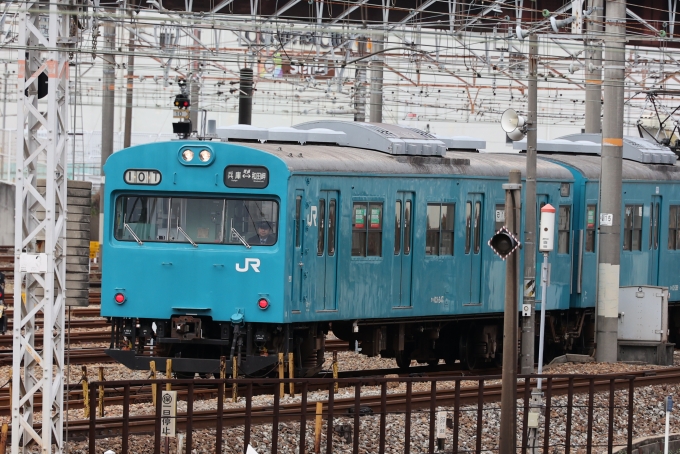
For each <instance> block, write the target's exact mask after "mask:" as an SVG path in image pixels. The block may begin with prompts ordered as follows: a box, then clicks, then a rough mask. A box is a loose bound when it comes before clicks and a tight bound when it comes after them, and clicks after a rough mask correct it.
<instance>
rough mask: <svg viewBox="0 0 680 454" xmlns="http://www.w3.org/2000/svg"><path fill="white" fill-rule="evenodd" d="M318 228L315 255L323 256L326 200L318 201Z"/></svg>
mask: <svg viewBox="0 0 680 454" xmlns="http://www.w3.org/2000/svg"><path fill="white" fill-rule="evenodd" d="M318 216H319V217H318V219H319V227H318V230H317V234H316V255H323V249H324V234H325V230H326V228H325V227H326V200H325V199H319V214H318Z"/></svg>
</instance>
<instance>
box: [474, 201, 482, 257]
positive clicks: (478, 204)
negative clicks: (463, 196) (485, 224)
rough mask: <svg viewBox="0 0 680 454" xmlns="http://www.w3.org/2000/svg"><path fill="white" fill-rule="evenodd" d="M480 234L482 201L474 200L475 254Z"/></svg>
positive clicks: (478, 246)
mask: <svg viewBox="0 0 680 454" xmlns="http://www.w3.org/2000/svg"><path fill="white" fill-rule="evenodd" d="M481 236H482V202H475V254H479V248H480V244H481Z"/></svg>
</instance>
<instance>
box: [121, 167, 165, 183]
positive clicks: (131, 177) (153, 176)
mask: <svg viewBox="0 0 680 454" xmlns="http://www.w3.org/2000/svg"><path fill="white" fill-rule="evenodd" d="M124 179H125V182H126V183H127V184H148V185H152V186H153V185H157V184H158V183H160V182H161V173H160V172H159V171H158V170H144V169H128V170H126V171H125V176H124Z"/></svg>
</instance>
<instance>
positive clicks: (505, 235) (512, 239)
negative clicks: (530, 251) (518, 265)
mask: <svg viewBox="0 0 680 454" xmlns="http://www.w3.org/2000/svg"><path fill="white" fill-rule="evenodd" d="M489 246H490V247H491V250H493V252H494V254H496V255H497V256H499V257H500V258H501V259H502V260H505V259H506V258H507V257H508V256H509V255H510V254H512V253H513V252H515V250H516V249H517V248H518V247H520V246H521V243H520V242H519V240H518V239H517V237H516V236H515V235H513V234H512V232H510V230H508V228H507V227H505V226H503V227H501V228H500V230H498V232H496V233H495V234H494V236H492V237H491V239H490V240H489Z"/></svg>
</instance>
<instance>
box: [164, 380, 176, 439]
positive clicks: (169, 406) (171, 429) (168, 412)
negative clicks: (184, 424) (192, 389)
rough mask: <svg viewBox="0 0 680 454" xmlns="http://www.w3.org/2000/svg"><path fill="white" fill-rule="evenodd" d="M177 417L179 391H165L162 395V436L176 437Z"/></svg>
mask: <svg viewBox="0 0 680 454" xmlns="http://www.w3.org/2000/svg"><path fill="white" fill-rule="evenodd" d="M176 416H177V391H163V393H162V394H161V436H163V437H173V438H174V437H175V420H176Z"/></svg>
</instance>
